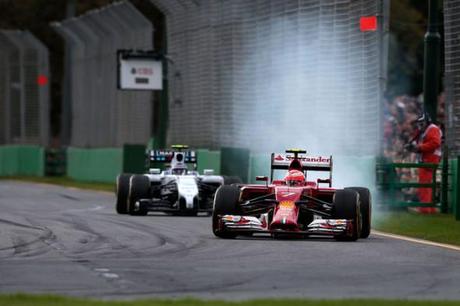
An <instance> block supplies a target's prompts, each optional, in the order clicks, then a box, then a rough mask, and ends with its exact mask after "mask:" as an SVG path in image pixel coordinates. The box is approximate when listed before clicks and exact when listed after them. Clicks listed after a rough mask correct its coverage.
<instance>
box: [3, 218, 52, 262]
mask: <svg viewBox="0 0 460 306" xmlns="http://www.w3.org/2000/svg"><path fill="white" fill-rule="evenodd" d="M26 220H27V221H29V220H28V219H26ZM0 222H1V223H4V224H8V225H10V226H12V231H11V232H10V233H9V234H10V235H11V236H10V240H11V242H12V243H11V245H9V246H6V247H1V248H0V251H2V252H4V251H11V256H28V257H31V256H35V255H41V254H44V253H46V252H47V250H46V248H43V243H46V240H48V239H50V238H51V237H52V236H53V233H52V231H51V230H50V229H48V228H46V227H42V226H36V225H33V224H32V223H31V224H32V225H30V224H24V223H19V222H15V221H11V220H6V219H0ZM21 229H22V230H21ZM26 230H32V232H30V231H26ZM27 236H32V238H30V239H27V238H26V237H27Z"/></svg>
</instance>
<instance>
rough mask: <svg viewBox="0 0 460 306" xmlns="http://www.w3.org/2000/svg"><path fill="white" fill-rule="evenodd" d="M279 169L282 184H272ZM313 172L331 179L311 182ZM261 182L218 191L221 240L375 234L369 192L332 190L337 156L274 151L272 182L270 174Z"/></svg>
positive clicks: (215, 218) (215, 220) (215, 221)
mask: <svg viewBox="0 0 460 306" xmlns="http://www.w3.org/2000/svg"><path fill="white" fill-rule="evenodd" d="M274 170H284V171H286V170H287V174H286V176H285V178H284V179H283V180H273V173H274ZM309 171H328V172H329V178H328V179H318V180H317V181H316V182H314V181H308V180H307V179H306V174H307V173H308V172H309ZM257 180H258V181H264V182H265V184H263V185H262V184H250V185H227V186H221V187H219V189H218V190H217V192H216V195H215V198H214V210H213V215H212V228H213V232H214V234H215V235H216V236H217V237H220V238H235V237H236V236H238V235H252V234H255V233H267V234H271V235H272V236H273V237H282V236H287V237H308V236H316V235H326V236H332V237H334V238H336V239H337V240H349V241H355V240H357V239H358V238H367V237H368V236H369V234H370V231H371V195H370V192H369V190H368V189H367V188H364V187H349V188H345V189H335V188H332V187H331V186H332V157H321V156H307V155H306V151H304V150H298V149H296V150H287V151H286V154H278V153H273V154H272V156H271V178H270V181H271V183H269V180H268V177H266V176H263V177H257ZM320 185H322V186H321V187H320ZM323 186H326V187H323Z"/></svg>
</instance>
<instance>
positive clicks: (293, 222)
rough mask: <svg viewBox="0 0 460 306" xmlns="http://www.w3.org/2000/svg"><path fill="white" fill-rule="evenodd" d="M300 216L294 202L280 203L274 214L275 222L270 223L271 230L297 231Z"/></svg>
mask: <svg viewBox="0 0 460 306" xmlns="http://www.w3.org/2000/svg"><path fill="white" fill-rule="evenodd" d="M298 216H299V208H298V207H297V206H296V205H295V202H294V201H282V202H280V203H279V204H278V205H277V206H276V208H275V211H274V212H273V220H272V222H271V223H270V227H269V229H270V230H285V231H297V230H299V227H298V225H297V218H298Z"/></svg>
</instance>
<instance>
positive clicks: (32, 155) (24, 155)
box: [0, 145, 45, 176]
mask: <svg viewBox="0 0 460 306" xmlns="http://www.w3.org/2000/svg"><path fill="white" fill-rule="evenodd" d="M44 174H45V150H44V149H43V148H42V147H39V146H33V145H24V146H22V145H13V146H0V176H9V175H31V176H44Z"/></svg>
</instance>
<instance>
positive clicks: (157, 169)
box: [149, 168, 161, 174]
mask: <svg viewBox="0 0 460 306" xmlns="http://www.w3.org/2000/svg"><path fill="white" fill-rule="evenodd" d="M149 173H150V174H160V173H161V169H160V168H150V169H149Z"/></svg>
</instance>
